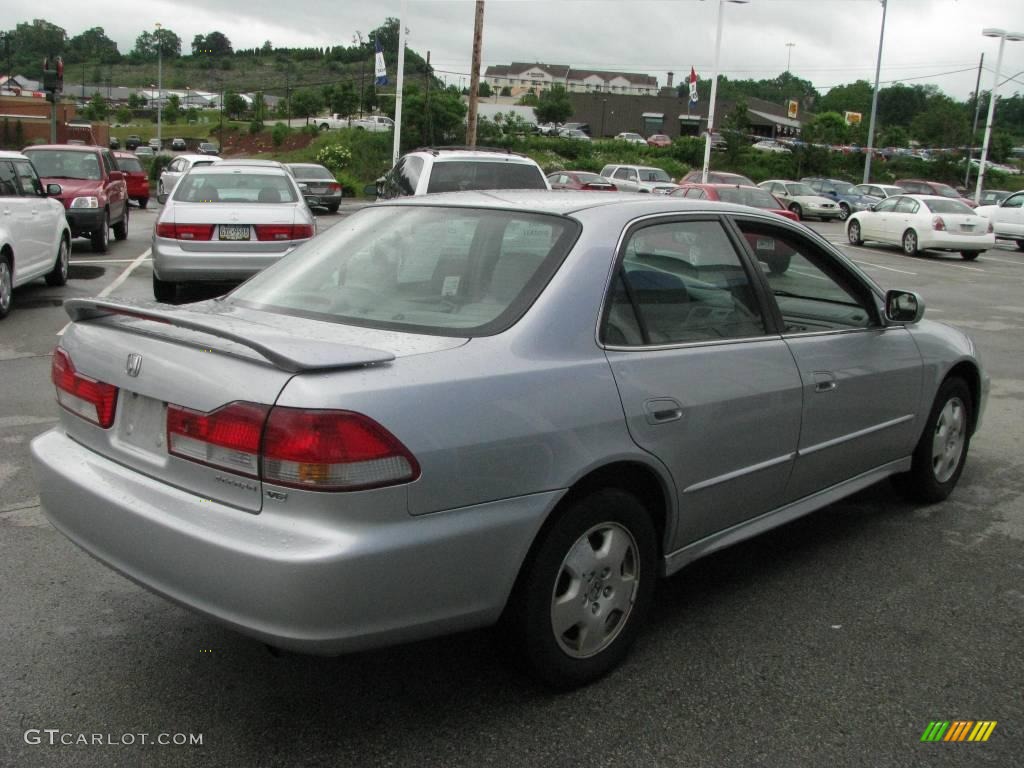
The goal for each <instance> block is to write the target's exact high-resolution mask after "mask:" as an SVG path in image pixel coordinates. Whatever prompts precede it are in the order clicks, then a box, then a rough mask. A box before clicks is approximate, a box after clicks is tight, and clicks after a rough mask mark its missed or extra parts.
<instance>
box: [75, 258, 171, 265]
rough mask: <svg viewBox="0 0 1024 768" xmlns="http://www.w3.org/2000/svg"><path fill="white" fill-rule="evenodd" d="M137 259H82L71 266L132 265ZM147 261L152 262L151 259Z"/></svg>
mask: <svg viewBox="0 0 1024 768" xmlns="http://www.w3.org/2000/svg"><path fill="white" fill-rule="evenodd" d="M134 261H136V259H80V260H78V261H72V262H70V263H71V264H131V263H132V262H134ZM145 261H152V259H150V258H149V257H147V258H146V259H145Z"/></svg>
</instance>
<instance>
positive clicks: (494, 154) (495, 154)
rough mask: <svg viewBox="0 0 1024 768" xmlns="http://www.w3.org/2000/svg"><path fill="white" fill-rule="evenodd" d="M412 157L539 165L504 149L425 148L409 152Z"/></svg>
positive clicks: (436, 161) (438, 160)
mask: <svg viewBox="0 0 1024 768" xmlns="http://www.w3.org/2000/svg"><path fill="white" fill-rule="evenodd" d="M408 154H410V155H429V156H431V157H433V158H434V162H435V163H445V162H454V161H466V160H469V161H471V162H491V163H494V162H501V163H519V164H522V165H536V164H537V163H536V162H535V161H534V160H533V159H532V158H529V157H527V156H526V155H521V154H519V153H518V152H510V151H508V150H504V149H493V148H488V147H476V148H470V147H466V148H463V147H423V148H420V149H414V150H413V151H412V152H409V153H408Z"/></svg>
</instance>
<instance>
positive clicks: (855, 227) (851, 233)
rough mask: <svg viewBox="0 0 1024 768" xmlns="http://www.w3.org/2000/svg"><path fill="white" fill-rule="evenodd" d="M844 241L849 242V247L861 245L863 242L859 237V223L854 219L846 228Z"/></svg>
mask: <svg viewBox="0 0 1024 768" xmlns="http://www.w3.org/2000/svg"><path fill="white" fill-rule="evenodd" d="M846 239H847V240H849V241H850V245H863V243H864V240H863V238H861V236H860V222H859V221H857V220H856V219H854V220H853V221H851V222H850V224H849V226H847V227H846Z"/></svg>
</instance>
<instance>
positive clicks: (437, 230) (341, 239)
mask: <svg viewBox="0 0 1024 768" xmlns="http://www.w3.org/2000/svg"><path fill="white" fill-rule="evenodd" d="M578 231H579V226H578V224H577V223H576V222H574V221H572V220H571V219H567V218H564V217H561V216H549V215H542V214H533V213H518V212H511V211H497V210H479V209H473V208H455V207H448V206H437V207H435V206H427V205H423V206H380V207H375V208H367V209H364V210H362V211H360V212H358V213H356V214H354V215H352V216H350V217H348V218H347V219H345V221H344V222H342V223H341V224H338V225H337V226H335V227H333V228H332V229H331V230H330V231H329V232H327V233H325V234H323V235H321V236H320V237H317V238H316V239H314V240H311V241H310V242H309V243H307V244H306V245H303V246H300V247H299V248H297V249H296V250H295V251H294V252H293V253H292V254H290V255H289V256H286V257H285V258H284V259H282V260H281V261H280V262H278V264H276V265H274V266H272V267H270V268H268V269H266V270H264V271H263V272H261V273H260V274H259V275H257V276H256V277H254V278H252V279H251V280H250V281H249V282H247V283H245V284H244V285H243V286H241V287H240V288H238V289H237V290H236V291H235V292H233V293H232V294H231V295H230V300H231V301H233V302H238V303H240V304H242V305H245V306H250V307H255V308H257V309H265V310H267V311H277V312H283V313H286V314H295V315H300V316H304V317H314V318H316V319H322V320H328V321H336V322H343V323H348V324H352V325H362V326H368V327H372V328H385V329H394V330H405V331H410V332H413V333H428V334H435V335H441V336H482V335H490V334H494V333H499V332H501V331H503V330H505V329H506V328H507V327H509V326H510V325H511V324H512V323H514V322H515V321H516V320H518V319H519V317H521V316H522V314H523V313H524V312H525V311H526V309H527V308H528V307H529V306H530V305H531V304H532V303H533V301H534V300H535V299H536V298H537V296H538V295H539V294H540V292H541V290H543V288H544V286H546V285H547V283H548V281H549V280H550V279H551V276H552V275H553V274H554V273H555V270H557V269H558V267H559V265H560V264H561V263H562V260H563V259H564V258H565V256H566V254H567V253H568V251H569V248H570V247H571V246H572V243H573V242H574V241H575V239H576V236H577V234H578Z"/></svg>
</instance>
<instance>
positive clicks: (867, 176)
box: [864, 0, 887, 184]
mask: <svg viewBox="0 0 1024 768" xmlns="http://www.w3.org/2000/svg"><path fill="white" fill-rule="evenodd" d="M886 10H887V4H886V1H885V0H882V31H881V33H880V34H879V35H878V59H877V61H876V62H875V90H874V92H873V93H872V94H871V119H870V120H869V121H868V148H867V153H868V154H867V157H866V158H865V159H864V183H865V184H867V183H868V182H870V181H871V156H872V155H873V154H874V152H873V150H874V146H875V113H876V112H877V111H878V77H879V75H880V74H881V71H882V43H883V42H885V12H886Z"/></svg>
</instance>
